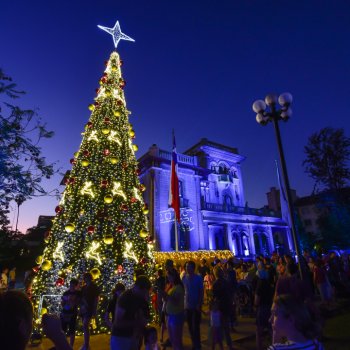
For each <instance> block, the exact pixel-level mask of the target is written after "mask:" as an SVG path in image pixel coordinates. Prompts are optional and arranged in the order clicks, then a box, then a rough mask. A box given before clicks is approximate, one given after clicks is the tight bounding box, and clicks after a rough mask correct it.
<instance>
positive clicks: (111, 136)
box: [32, 22, 154, 333]
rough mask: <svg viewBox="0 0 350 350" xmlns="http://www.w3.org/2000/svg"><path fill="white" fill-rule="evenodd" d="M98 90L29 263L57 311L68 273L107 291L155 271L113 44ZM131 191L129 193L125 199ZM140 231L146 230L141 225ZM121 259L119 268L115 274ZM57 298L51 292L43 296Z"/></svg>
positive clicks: (101, 311) (100, 327)
mask: <svg viewBox="0 0 350 350" xmlns="http://www.w3.org/2000/svg"><path fill="white" fill-rule="evenodd" d="M101 29H103V30H105V31H107V32H108V33H109V34H111V35H112V36H113V40H114V42H115V45H117V44H118V43H119V41H120V40H132V41H133V39H131V38H130V37H127V36H125V34H123V33H122V32H121V31H120V26H119V23H118V22H117V23H116V25H115V26H114V28H107V27H103V28H101ZM101 71H102V77H101V78H100V79H99V80H98V81H97V89H96V95H95V98H94V100H93V103H91V104H90V105H89V110H90V118H89V120H88V121H87V123H86V125H85V132H84V133H82V141H81V144H80V148H79V150H78V152H76V153H75V154H74V158H72V159H71V166H72V168H71V171H70V175H69V176H68V177H67V181H66V182H65V185H66V188H65V190H64V192H63V194H62V197H61V201H60V203H59V205H58V206H57V210H56V217H55V219H54V221H53V226H52V228H51V234H50V239H47V240H45V243H46V246H45V251H44V253H43V254H41V257H40V258H38V260H37V261H39V262H40V264H39V263H38V265H39V266H38V265H36V266H35V267H34V270H35V271H36V272H35V273H36V276H35V278H34V281H33V287H32V294H33V295H36V296H38V297H39V298H40V300H42V307H43V308H46V309H47V310H48V312H50V313H59V312H60V309H61V304H60V300H61V295H62V292H63V291H64V290H65V289H66V288H68V287H69V281H70V280H71V279H72V278H78V279H79V280H82V277H83V275H84V273H86V272H91V273H92V275H93V278H94V281H95V283H96V284H97V285H98V287H99V288H100V290H101V295H103V296H110V295H111V294H112V290H113V288H114V286H115V284H116V283H118V282H123V283H124V284H125V286H126V287H127V288H130V287H131V286H132V285H133V283H134V274H135V271H136V270H140V269H142V273H144V274H146V275H147V276H149V277H150V278H153V276H154V265H153V263H152V262H153V261H154V260H153V257H152V249H153V248H152V245H149V244H148V239H147V237H148V236H149V233H148V221H147V216H146V215H145V214H144V211H145V208H147V206H146V205H145V203H144V201H143V198H142V196H141V192H142V190H141V187H140V180H139V178H138V174H139V172H138V167H137V161H136V159H135V155H134V152H135V149H136V145H133V143H132V138H133V137H134V136H135V133H134V132H133V130H132V127H131V126H130V124H129V115H130V111H128V109H127V107H126V102H125V96H124V88H125V87H126V84H125V80H124V79H123V76H122V71H121V60H120V57H119V54H118V53H117V52H116V51H113V52H112V54H111V55H110V58H109V60H108V62H107V63H106V68H104V69H102V70H101ZM129 197H130V198H129ZM141 229H143V230H144V235H145V237H141V234H140V231H141ZM118 266H122V270H121V271H122V272H121V273H115V271H116V269H117V267H118ZM50 295H51V296H55V297H52V298H51V297H49V296H50ZM105 305H106V303H105V300H103V298H101V301H100V302H99V305H98V310H97V317H96V318H95V319H94V324H95V328H94V329H93V333H101V332H107V327H106V325H105V324H104V320H103V315H105V313H106V306H105ZM35 310H36V311H35V312H36V316H35V319H36V321H37V320H39V321H38V322H35V328H36V329H37V328H40V319H41V315H39V312H38V310H39V308H38V307H37V308H35Z"/></svg>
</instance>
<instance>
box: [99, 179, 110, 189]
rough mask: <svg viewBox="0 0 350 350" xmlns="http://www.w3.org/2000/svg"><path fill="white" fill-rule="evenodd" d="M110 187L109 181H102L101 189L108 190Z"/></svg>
mask: <svg viewBox="0 0 350 350" xmlns="http://www.w3.org/2000/svg"><path fill="white" fill-rule="evenodd" d="M107 186H108V181H107V180H102V181H101V187H103V188H106V187H107Z"/></svg>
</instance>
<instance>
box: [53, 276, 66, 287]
mask: <svg viewBox="0 0 350 350" xmlns="http://www.w3.org/2000/svg"><path fill="white" fill-rule="evenodd" d="M55 284H56V287H62V286H63V285H64V279H63V278H62V277H58V278H57V280H56V282H55Z"/></svg>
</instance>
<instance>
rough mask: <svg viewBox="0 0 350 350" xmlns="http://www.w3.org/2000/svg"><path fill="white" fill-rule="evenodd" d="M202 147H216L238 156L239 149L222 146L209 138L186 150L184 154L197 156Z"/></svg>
mask: <svg viewBox="0 0 350 350" xmlns="http://www.w3.org/2000/svg"><path fill="white" fill-rule="evenodd" d="M202 146H209V147H214V148H217V149H220V150H222V151H226V152H230V153H234V154H238V149H237V148H235V147H229V146H225V145H222V144H221V143H218V142H214V141H210V140H208V139H207V138H202V139H201V140H200V141H199V142H198V143H196V144H195V145H194V146H192V147H191V148H189V149H188V150H186V151H185V152H184V154H188V155H195V154H196V153H197V152H198V151H199V150H200V149H201V147H202Z"/></svg>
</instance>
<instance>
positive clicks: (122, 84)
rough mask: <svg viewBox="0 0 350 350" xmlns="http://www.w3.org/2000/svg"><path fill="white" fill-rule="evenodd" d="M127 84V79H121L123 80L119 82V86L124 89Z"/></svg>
mask: <svg viewBox="0 0 350 350" xmlns="http://www.w3.org/2000/svg"><path fill="white" fill-rule="evenodd" d="M125 85H126V81H125V80H121V81H120V82H119V86H120V87H121V88H122V89H124V87H125Z"/></svg>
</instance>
